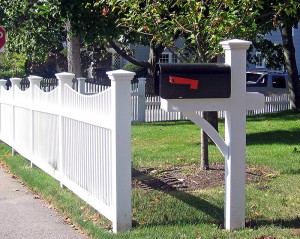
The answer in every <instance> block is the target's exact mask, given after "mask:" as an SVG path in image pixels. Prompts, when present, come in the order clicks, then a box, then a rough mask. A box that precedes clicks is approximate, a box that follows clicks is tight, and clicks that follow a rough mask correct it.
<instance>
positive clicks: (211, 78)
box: [154, 64, 231, 99]
mask: <svg viewBox="0 0 300 239" xmlns="http://www.w3.org/2000/svg"><path fill="white" fill-rule="evenodd" d="M154 82H155V83H154V90H155V94H156V95H159V96H161V97H162V98H164V99H178V98H183V99H184V98H186V99H193V98H229V97H230V94H231V70H230V66H229V65H225V64H158V65H157V66H156V69H155V80H154Z"/></svg>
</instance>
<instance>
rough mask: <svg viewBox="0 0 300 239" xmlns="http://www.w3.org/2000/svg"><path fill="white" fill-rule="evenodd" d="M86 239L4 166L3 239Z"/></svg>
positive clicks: (0, 187) (0, 182) (0, 195)
mask: <svg viewBox="0 0 300 239" xmlns="http://www.w3.org/2000/svg"><path fill="white" fill-rule="evenodd" d="M14 238H18V239H25V238H26V239H41V238H43V239H83V238H86V237H84V236H83V235H82V234H80V233H79V232H78V231H76V230H74V229H73V228H71V226H70V225H68V224H66V223H64V220H63V218H62V217H60V216H59V214H58V213H57V212H56V211H54V210H52V209H49V208H48V207H47V206H46V205H45V204H44V202H43V201H42V200H41V199H38V198H36V197H35V195H33V194H32V193H31V192H30V191H28V189H27V188H26V187H25V186H23V185H22V184H21V183H19V182H18V181H17V180H16V179H14V178H13V177H12V176H11V175H10V174H8V173H6V172H5V171H4V169H3V168H1V167H0V239H14Z"/></svg>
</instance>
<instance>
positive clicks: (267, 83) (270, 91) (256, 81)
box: [246, 71, 289, 96]
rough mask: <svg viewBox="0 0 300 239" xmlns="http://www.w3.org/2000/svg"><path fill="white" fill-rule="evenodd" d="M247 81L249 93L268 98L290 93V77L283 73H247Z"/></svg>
mask: <svg viewBox="0 0 300 239" xmlns="http://www.w3.org/2000/svg"><path fill="white" fill-rule="evenodd" d="M246 81H247V82H246V83H247V84H246V86H247V88H246V89H247V92H259V93H262V94H264V95H266V96H270V95H282V94H288V93H289V88H288V75H287V74H285V73H282V72H272V71H269V72H260V71H252V72H247V73H246Z"/></svg>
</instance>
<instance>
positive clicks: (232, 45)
mask: <svg viewBox="0 0 300 239" xmlns="http://www.w3.org/2000/svg"><path fill="white" fill-rule="evenodd" d="M219 44H220V45H222V47H223V49H224V50H229V49H241V50H242V49H244V50H247V49H248V48H249V46H250V45H251V44H252V42H251V41H245V40H241V39H232V40H227V41H221V42H220V43H219Z"/></svg>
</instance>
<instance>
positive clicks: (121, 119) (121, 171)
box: [107, 70, 135, 232]
mask: <svg viewBox="0 0 300 239" xmlns="http://www.w3.org/2000/svg"><path fill="white" fill-rule="evenodd" d="M107 75H108V77H109V79H110V80H111V93H112V96H111V112H112V124H113V125H112V180H113V182H112V187H113V192H112V195H113V208H114V209H113V210H114V218H113V221H112V222H113V231H114V232H119V231H122V230H128V229H130V228H131V227H132V216H131V135H130V133H131V80H132V78H133V76H134V75H135V73H133V72H129V71H124V70H116V71H109V72H107Z"/></svg>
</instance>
